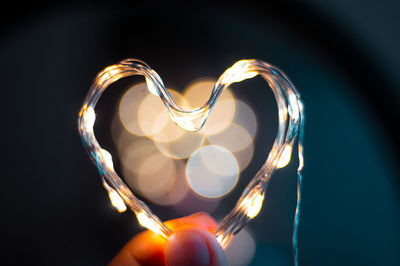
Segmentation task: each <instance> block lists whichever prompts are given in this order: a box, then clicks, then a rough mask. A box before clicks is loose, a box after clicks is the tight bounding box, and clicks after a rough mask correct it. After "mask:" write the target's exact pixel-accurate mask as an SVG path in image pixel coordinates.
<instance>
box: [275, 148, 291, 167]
mask: <svg viewBox="0 0 400 266" xmlns="http://www.w3.org/2000/svg"><path fill="white" fill-rule="evenodd" d="M291 155H292V146H290V145H288V146H286V147H285V149H284V150H283V152H282V155H281V158H280V159H279V161H278V164H277V165H276V167H277V168H283V167H285V166H286V165H288V164H289V162H290V158H291Z"/></svg>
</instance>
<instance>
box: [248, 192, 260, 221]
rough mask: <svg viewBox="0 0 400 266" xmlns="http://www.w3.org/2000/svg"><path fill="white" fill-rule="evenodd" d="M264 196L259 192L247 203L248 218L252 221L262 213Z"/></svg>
mask: <svg viewBox="0 0 400 266" xmlns="http://www.w3.org/2000/svg"><path fill="white" fill-rule="evenodd" d="M263 200H264V196H263V195H261V194H260V193H259V192H257V193H256V194H255V195H254V196H253V197H252V198H250V199H249V201H247V204H246V208H247V216H248V217H249V218H250V219H252V218H254V217H256V216H257V214H258V213H259V212H260V210H261V207H262V204H263Z"/></svg>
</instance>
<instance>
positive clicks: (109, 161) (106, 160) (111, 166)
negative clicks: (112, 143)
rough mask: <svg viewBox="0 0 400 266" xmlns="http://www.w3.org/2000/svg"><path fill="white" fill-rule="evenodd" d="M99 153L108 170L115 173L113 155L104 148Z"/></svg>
mask: <svg viewBox="0 0 400 266" xmlns="http://www.w3.org/2000/svg"><path fill="white" fill-rule="evenodd" d="M99 152H100V154H101V157H102V158H103V160H104V163H105V164H106V165H107V167H108V169H111V170H113V171H114V164H113V161H112V156H111V154H110V153H109V152H108V151H106V150H105V149H102V148H100V149H99Z"/></svg>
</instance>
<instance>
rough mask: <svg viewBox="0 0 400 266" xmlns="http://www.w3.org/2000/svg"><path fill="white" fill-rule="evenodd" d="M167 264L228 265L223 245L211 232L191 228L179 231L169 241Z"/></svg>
mask: <svg viewBox="0 0 400 266" xmlns="http://www.w3.org/2000/svg"><path fill="white" fill-rule="evenodd" d="M165 258H166V262H167V265H169V266H176V265H214V266H222V265H227V260H226V257H225V253H224V251H223V249H222V247H221V246H220V245H219V243H218V242H217V240H216V239H215V237H214V236H213V235H212V234H210V233H209V232H207V231H205V230H203V229H199V228H190V229H187V230H183V231H178V232H176V233H175V234H173V235H172V236H171V237H170V238H169V239H168V241H167V244H166V249H165Z"/></svg>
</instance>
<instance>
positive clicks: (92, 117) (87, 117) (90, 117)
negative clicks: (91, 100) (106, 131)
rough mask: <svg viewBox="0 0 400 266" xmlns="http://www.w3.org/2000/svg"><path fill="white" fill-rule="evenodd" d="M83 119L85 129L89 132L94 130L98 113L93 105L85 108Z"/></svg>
mask: <svg viewBox="0 0 400 266" xmlns="http://www.w3.org/2000/svg"><path fill="white" fill-rule="evenodd" d="M83 121H84V127H85V130H86V131H88V132H93V126H94V122H95V121H96V114H95V112H94V109H93V107H91V106H89V107H87V108H86V109H85V111H84V114H83Z"/></svg>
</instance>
